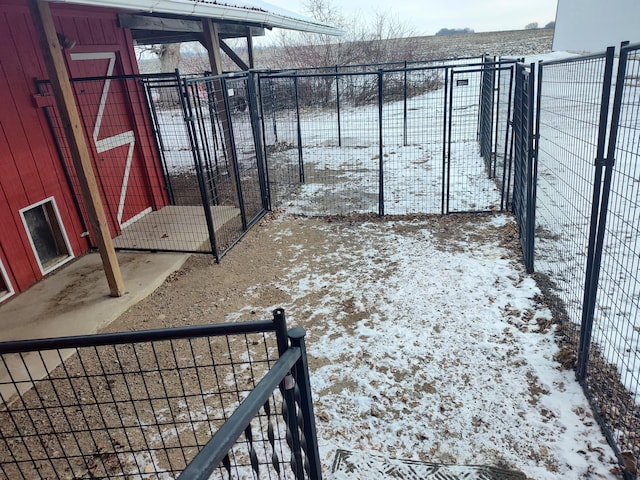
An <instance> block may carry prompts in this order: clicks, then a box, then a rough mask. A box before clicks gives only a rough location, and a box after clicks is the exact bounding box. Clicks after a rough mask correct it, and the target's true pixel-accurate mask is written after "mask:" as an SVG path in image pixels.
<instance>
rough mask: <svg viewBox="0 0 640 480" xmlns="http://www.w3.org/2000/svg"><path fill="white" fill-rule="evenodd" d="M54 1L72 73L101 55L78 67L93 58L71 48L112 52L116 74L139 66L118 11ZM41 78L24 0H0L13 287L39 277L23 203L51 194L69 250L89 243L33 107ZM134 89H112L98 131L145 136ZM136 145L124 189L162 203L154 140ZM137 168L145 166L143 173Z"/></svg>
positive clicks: (4, 209)
mask: <svg viewBox="0 0 640 480" xmlns="http://www.w3.org/2000/svg"><path fill="white" fill-rule="evenodd" d="M51 8H52V12H53V15H54V19H55V22H56V27H57V30H58V31H59V32H61V33H63V34H64V35H66V36H67V37H70V38H73V39H75V40H76V41H77V45H76V47H75V48H74V49H72V50H71V51H65V54H66V58H67V64H68V67H69V70H70V72H71V73H72V74H73V73H74V72H75V71H78V73H82V72H81V70H83V69H86V68H96V69H97V71H96V73H93V74H98V75H104V74H105V73H106V71H105V65H106V64H105V62H102V64H101V63H100V62H99V61H98V62H96V63H95V65H94V67H90V66H88V65H84V66H82V67H77V68H76V65H75V64H82V63H91V62H77V61H72V60H71V57H70V53H73V52H85V53H87V52H115V54H116V57H117V59H118V62H117V64H118V67H117V68H118V70H117V72H114V73H122V74H131V73H137V64H136V61H135V55H134V52H133V45H132V41H131V37H130V35H129V32H127V31H125V30H123V29H120V28H119V27H118V25H117V16H116V12H115V11H113V10H108V9H100V8H90V7H75V6H69V5H64V4H55V3H52V4H51ZM46 77H47V74H46V70H45V67H44V64H43V61H42V59H41V55H40V53H39V47H38V45H37V38H36V36H35V32H34V28H33V25H32V22H31V18H30V16H29V12H28V9H27V7H26V4H25V3H24V2H23V1H16V0H0V252H3V257H2V260H3V264H4V266H5V269H6V270H7V275H8V276H9V280H10V282H11V283H12V285H13V287H14V289H16V291H21V290H24V289H26V288H27V287H29V286H30V285H32V284H33V283H35V282H36V281H37V280H39V279H40V278H41V277H42V274H41V272H40V268H39V266H38V263H37V260H36V258H35V256H34V253H33V251H32V248H31V245H30V243H29V239H28V236H27V233H26V231H25V228H24V225H23V223H22V219H21V216H20V213H19V210H20V209H22V208H24V207H27V206H29V205H31V204H33V203H36V202H39V201H41V200H43V199H45V198H48V197H54V198H55V199H56V203H57V205H58V208H59V211H60V217H61V220H62V223H63V225H64V227H65V229H66V232H67V235H68V237H69V241H70V244H71V248H72V250H73V254H74V255H76V256H77V255H80V254H82V253H84V252H86V250H87V248H88V244H87V241H86V239H85V238H83V237H82V234H83V230H84V229H83V227H82V221H81V219H80V216H79V214H78V212H77V209H76V207H75V205H74V203H73V196H72V191H71V188H70V186H69V185H68V183H67V180H66V177H65V173H64V169H63V165H62V161H61V159H60V157H59V155H58V153H57V150H56V147H55V142H54V138H53V136H52V133H51V131H50V128H49V125H48V123H47V120H46V116H45V112H44V109H43V108H39V107H37V106H36V104H35V103H36V102H34V94H36V93H37V90H36V86H35V83H34V79H44V78H46ZM100 88H102V87H100ZM137 90H138V89H137V88H136V87H135V82H134V87H133V91H130V92H126V91H125V89H123V88H122V87H119V88H114V89H113V90H112V91H111V92H110V95H113V99H115V100H117V102H118V104H121V105H119V106H118V107H117V111H115V112H114V114H115V115H117V116H118V120H117V122H113V123H108V122H107V123H103V128H102V129H101V131H100V137H99V138H105V136H109V135H117V134H119V133H122V132H123V131H128V130H131V131H135V132H136V134H137V135H136V137H139V136H141V134H144V135H145V136H146V135H149V134H148V133H147V132H150V131H151V128H150V126H149V125H148V123H147V122H148V120H147V117H146V115H145V112H144V111H143V107H144V105H143V104H142V103H140V100H141V99H142V97H141V92H139V91H137ZM127 96H132V97H136V102H135V103H136V105H134V106H126V107H124V105H125V104H126V102H124V100H126V98H127ZM110 108H111V107H110ZM91 118H92V120H91V119H90V121H89V123H90V122H91V121H93V122H95V116H93V117H91ZM123 119H124V120H123ZM123 122H124V123H123ZM94 125H95V123H94V124H87V131H86V133H87V140H88V141H89V145H90V146H91V148H93V149H94V153H95V145H94V142H93V137H92V134H93V126H94ZM117 129H119V130H117ZM134 150H135V151H134V156H133V160H132V163H131V177H132V178H134V177H135V179H133V180H132V181H131V183H130V185H129V187H128V188H127V195H129V194H130V193H132V192H135V194H136V195H137V196H139V195H141V193H140V192H144V195H145V199H146V200H145V201H146V203H147V204H148V206H149V207H151V208H154V209H156V208H161V207H162V206H163V205H164V204H165V195H164V192H163V190H162V185H163V182H162V172H161V171H160V170H159V161H158V155H157V152H156V151H155V145H152V142H149V141H145V142H136V146H135V149H134ZM109 153H110V154H112V155H113V156H114V158H115V157H118V158H120V157H122V158H126V154H127V147H124V146H123V147H118V148H116V149H114V150H113V152H109ZM96 158H97V157H96ZM118 168H120V170H121V171H120V172H119V173H118V174H117V175H119V176H120V179H122V176H123V174H124V171H123V170H124V165H123V164H121V165H119V167H118ZM97 170H98V172H97V173H98V176H100V174H101V173H104V172H101V171H100V168H98V169H97ZM142 172H146V173H145V175H142ZM149 173H152V178H149V179H147V180H146V181H144V182H143V181H142V180H140V179H139V178H144V177H147V176H148V175H149ZM117 175H116V176H117ZM116 176H114V178H116ZM138 177H139V178H138ZM109 181H112V182H113V181H115V180H108V179H107V178H104V179H102V183H103V196H108V195H110V194H109V193H108V190H109V188H111V189H112V190H115V191H117V195H118V196H120V193H121V189H120V186H121V183H120V186H117V185H115V184H114V185H112V186H111V187H109V186H108V185H106V183H108V182H109ZM158 187H160V188H158ZM138 201H139V200H138ZM109 203H110V204H113V202H109ZM116 205H117V202H116ZM121 213H122V215H121V222H124V221H126V220H127V219H129V218H131V217H132V216H134V215H136V214H137V213H139V207H136V206H135V205H133V204H132V202H131V201H129V199H125V202H124V209H123V211H122V212H121ZM108 215H109V216H110V218H111V219H112V220H111V222H112V224H111V229H112V230H111V231H112V233H113V234H117V233H118V232H119V231H120V224H119V221H118V219H117V216H118V212H117V209H116V211H113V207H111V208H110V211H109V212H108Z"/></svg>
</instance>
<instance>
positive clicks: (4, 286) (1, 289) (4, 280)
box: [0, 259, 15, 302]
mask: <svg viewBox="0 0 640 480" xmlns="http://www.w3.org/2000/svg"><path fill="white" fill-rule="evenodd" d="M14 293H15V292H14V290H13V287H12V286H11V282H10V281H9V275H7V271H6V270H5V268H4V264H3V263H2V260H1V259H0V302H2V301H4V300H6V299H7V298H9V297H10V296H11V295H13V294H14Z"/></svg>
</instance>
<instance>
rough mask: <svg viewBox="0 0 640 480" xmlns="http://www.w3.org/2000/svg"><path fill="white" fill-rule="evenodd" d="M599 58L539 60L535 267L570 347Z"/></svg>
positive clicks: (576, 317)
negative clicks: (555, 301)
mask: <svg viewBox="0 0 640 480" xmlns="http://www.w3.org/2000/svg"><path fill="white" fill-rule="evenodd" d="M605 64H606V58H605V56H604V55H600V56H596V57H590V58H587V59H581V60H577V61H569V62H558V63H550V64H544V63H543V64H542V66H541V67H540V75H541V76H540V82H541V83H540V91H539V96H540V111H539V119H540V126H539V135H540V140H539V144H538V178H537V200H536V225H535V243H536V250H535V262H536V272H537V273H538V274H539V275H540V276H541V281H546V283H547V288H549V289H550V290H551V292H552V293H553V294H554V295H555V296H557V298H558V300H559V305H558V306H559V308H560V311H559V312H558V313H559V315H560V318H561V320H562V324H563V328H564V331H565V333H566V335H567V336H568V338H569V339H570V341H571V343H572V344H573V348H574V349H577V346H578V341H579V339H578V335H579V332H578V329H579V326H580V323H581V318H582V313H583V296H584V291H585V274H586V269H587V260H588V246H589V235H590V228H591V212H592V203H593V193H594V180H595V173H596V167H595V159H596V157H597V146H598V137H599V120H600V109H601V100H602V93H603V86H604V73H605ZM607 88H608V87H607Z"/></svg>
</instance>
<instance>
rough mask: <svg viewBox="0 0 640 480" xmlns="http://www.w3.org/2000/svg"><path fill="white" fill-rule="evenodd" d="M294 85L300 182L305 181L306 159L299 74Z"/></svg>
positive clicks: (295, 77)
mask: <svg viewBox="0 0 640 480" xmlns="http://www.w3.org/2000/svg"><path fill="white" fill-rule="evenodd" d="M293 86H294V89H295V93H296V120H297V122H298V132H297V133H298V170H299V174H300V183H304V159H303V157H302V127H301V125H300V92H299V89H298V76H297V75H296V76H294V77H293Z"/></svg>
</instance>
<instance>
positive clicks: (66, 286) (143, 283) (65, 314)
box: [0, 252, 189, 341]
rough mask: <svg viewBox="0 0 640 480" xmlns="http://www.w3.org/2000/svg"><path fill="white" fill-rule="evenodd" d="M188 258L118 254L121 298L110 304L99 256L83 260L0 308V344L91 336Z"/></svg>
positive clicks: (172, 255)
mask: <svg viewBox="0 0 640 480" xmlns="http://www.w3.org/2000/svg"><path fill="white" fill-rule="evenodd" d="M188 257H189V255H187V254H181V253H123V252H119V253H118V260H119V262H120V268H121V270H122V275H123V277H124V282H125V288H126V293H125V295H123V296H122V297H119V298H113V297H110V296H109V287H108V285H107V280H106V278H105V276H104V272H103V270H102V263H101V261H100V256H99V255H98V254H97V253H89V254H87V255H84V256H83V257H80V258H79V259H77V260H76V261H74V262H73V263H71V264H69V265H66V266H65V267H63V268H61V269H60V271H58V272H56V273H54V274H52V275H50V276H48V277H47V278H45V279H44V280H42V281H41V282H39V283H37V284H35V285H33V286H32V287H31V288H29V289H28V290H27V291H25V292H23V293H20V294H19V295H17V296H16V297H15V298H13V299H11V300H9V301H7V302H5V303H3V304H2V305H0V341H8V340H23V339H30V338H48V337H60V336H66V335H84V334H91V333H96V332H97V331H99V330H100V329H101V328H104V327H105V326H106V325H108V324H109V323H111V322H112V321H114V320H115V319H116V318H118V317H119V316H120V315H121V314H122V313H124V312H125V311H126V310H127V309H129V308H130V307H132V306H133V305H135V304H136V303H138V302H139V301H140V300H142V299H143V298H145V297H146V296H147V295H149V294H150V293H151V292H153V291H154V290H155V289H156V288H158V287H159V286H160V285H161V284H162V282H163V281H164V280H165V279H166V278H167V276H168V275H169V274H171V273H172V272H174V271H176V270H177V269H178V268H180V267H181V266H182V264H183V263H184V262H185V261H186V259H187V258H188Z"/></svg>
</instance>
